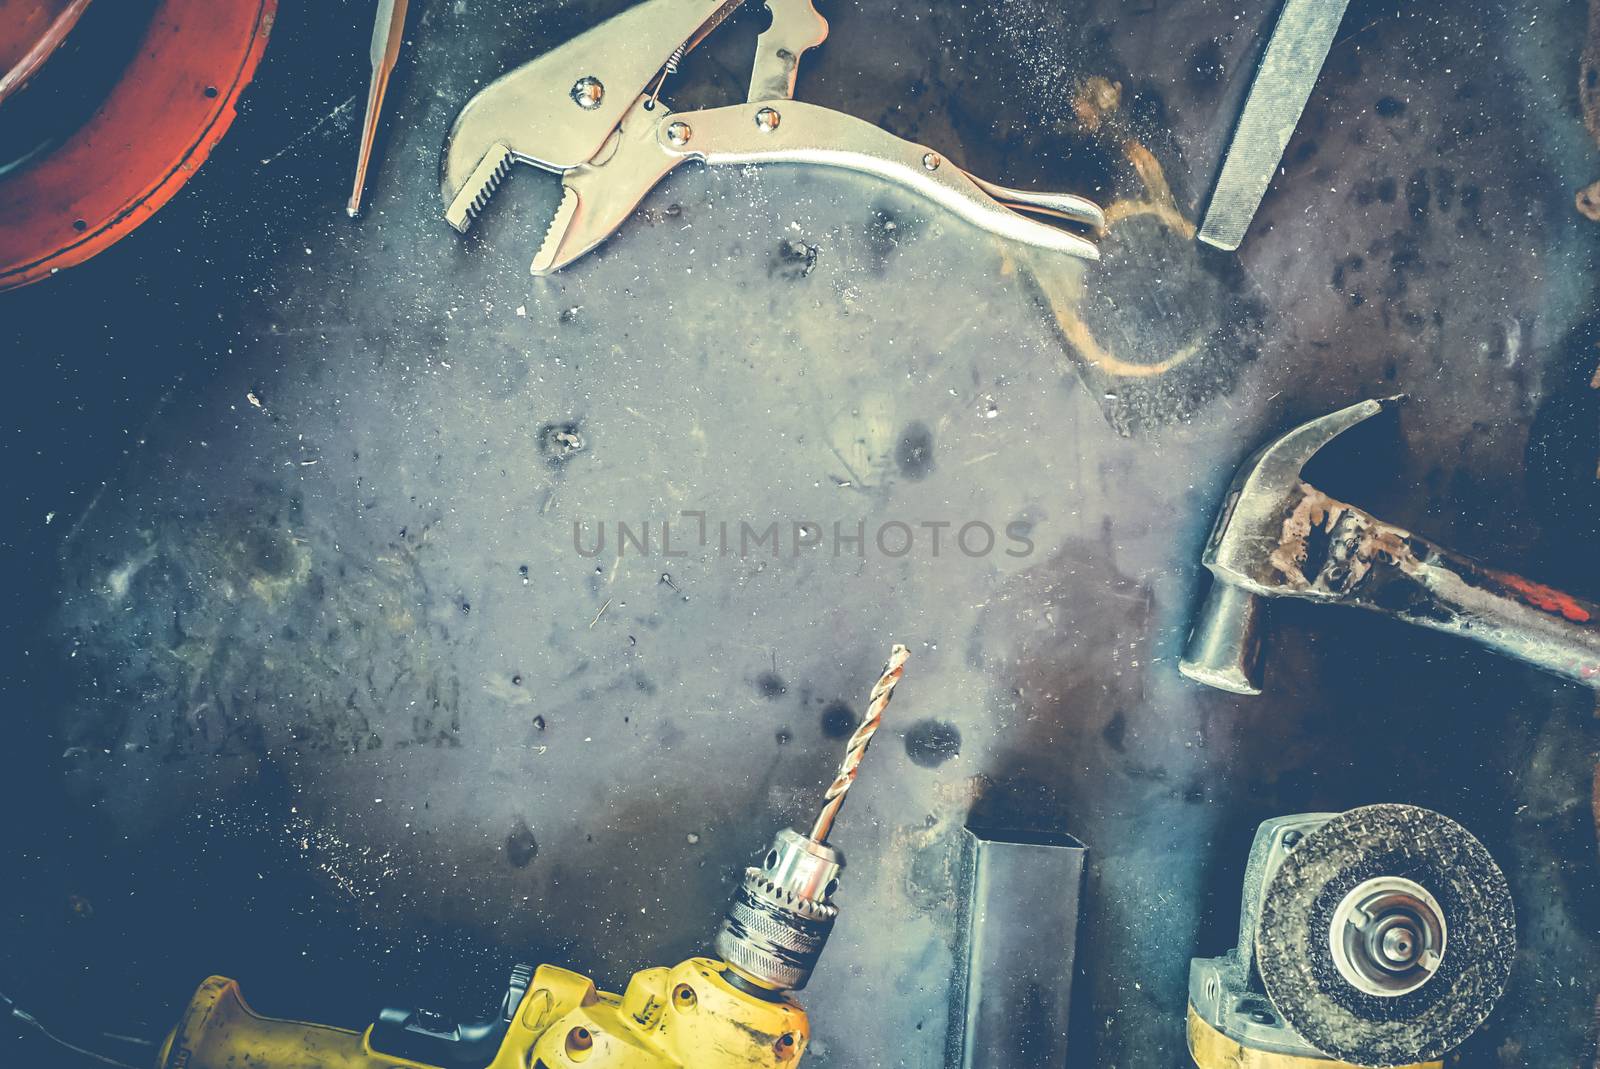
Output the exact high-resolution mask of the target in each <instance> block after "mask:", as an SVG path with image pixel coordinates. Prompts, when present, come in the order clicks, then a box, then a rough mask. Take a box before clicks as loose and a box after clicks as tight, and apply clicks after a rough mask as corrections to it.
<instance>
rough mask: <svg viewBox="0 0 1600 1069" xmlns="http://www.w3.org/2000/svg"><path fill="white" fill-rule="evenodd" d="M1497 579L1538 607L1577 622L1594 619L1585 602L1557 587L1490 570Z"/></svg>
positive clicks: (1586, 621)
mask: <svg viewBox="0 0 1600 1069" xmlns="http://www.w3.org/2000/svg"><path fill="white" fill-rule="evenodd" d="M1489 574H1490V575H1492V576H1494V578H1495V579H1496V580H1498V581H1499V582H1501V583H1503V584H1505V585H1506V586H1507V587H1509V588H1510V589H1511V590H1513V591H1515V592H1516V594H1517V596H1518V597H1520V598H1521V599H1522V600H1523V601H1525V602H1527V603H1528V604H1529V605H1532V606H1533V607H1534V608H1536V609H1542V610H1544V611H1545V612H1548V613H1554V614H1555V615H1557V616H1560V617H1562V618H1564V619H1567V620H1571V621H1572V622H1573V623H1575V624H1586V623H1588V622H1589V621H1591V620H1593V619H1594V614H1593V613H1591V612H1590V611H1589V610H1588V609H1587V608H1585V607H1584V605H1583V603H1582V602H1580V601H1579V600H1578V599H1577V598H1575V597H1573V596H1572V595H1571V594H1567V593H1564V592H1563V591H1560V590H1557V589H1556V588H1555V587H1550V586H1545V585H1544V584H1543V583H1535V582H1534V581H1533V580H1531V579H1524V578H1522V576H1520V575H1512V574H1511V573H1510V572H1495V571H1491V572H1489Z"/></svg>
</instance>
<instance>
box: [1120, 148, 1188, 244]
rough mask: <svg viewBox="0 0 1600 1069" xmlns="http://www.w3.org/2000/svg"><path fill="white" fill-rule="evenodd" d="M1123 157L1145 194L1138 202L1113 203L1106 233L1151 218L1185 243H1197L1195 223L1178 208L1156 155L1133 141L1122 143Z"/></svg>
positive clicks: (1165, 173) (1121, 199)
mask: <svg viewBox="0 0 1600 1069" xmlns="http://www.w3.org/2000/svg"><path fill="white" fill-rule="evenodd" d="M1122 153H1123V155H1124V156H1126V157H1127V158H1128V162H1129V163H1131V164H1132V165H1133V170H1134V173H1136V174H1137V175H1138V176H1139V181H1140V182H1142V183H1143V184H1144V189H1145V193H1144V196H1142V197H1139V198H1137V199H1134V198H1128V197H1122V198H1119V199H1117V200H1114V201H1112V202H1111V204H1110V205H1109V206H1108V207H1107V208H1106V229H1107V230H1110V229H1111V228H1112V227H1114V226H1116V225H1117V224H1118V223H1120V222H1123V221H1124V220H1127V219H1132V218H1134V217H1135V216H1139V215H1151V216H1154V217H1155V218H1156V219H1157V220H1158V221H1159V222H1160V223H1161V224H1162V225H1163V226H1165V227H1167V228H1168V229H1169V230H1171V231H1172V232H1173V233H1175V234H1177V235H1178V236H1179V237H1181V238H1183V239H1184V240H1185V241H1192V240H1194V235H1195V226H1194V223H1192V222H1190V221H1189V218H1188V216H1186V215H1184V214H1183V211H1182V209H1180V208H1179V207H1178V199H1177V198H1176V197H1175V196H1173V195H1172V186H1171V185H1170V184H1169V183H1168V182H1167V172H1166V171H1165V170H1163V169H1162V167H1161V161H1160V160H1158V159H1156V156H1155V153H1153V152H1151V151H1150V150H1149V149H1147V148H1145V147H1144V145H1142V144H1140V143H1139V142H1138V141H1134V140H1128V141H1124V142H1123V143H1122Z"/></svg>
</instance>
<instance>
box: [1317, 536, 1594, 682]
mask: <svg viewBox="0 0 1600 1069" xmlns="http://www.w3.org/2000/svg"><path fill="white" fill-rule="evenodd" d="M1352 514H1353V515H1352ZM1347 518H1348V519H1349V520H1351V521H1353V522H1360V521H1361V520H1363V519H1364V520H1368V521H1370V519H1371V518H1370V517H1367V516H1365V515H1364V514H1362V513H1360V511H1359V510H1356V509H1351V510H1350V512H1349V513H1347ZM1339 539H1340V535H1339V532H1338V530H1337V529H1336V530H1335V532H1334V542H1335V545H1338V544H1339ZM1391 546H1392V549H1393V552H1380V553H1378V554H1377V555H1376V557H1375V559H1373V560H1372V561H1371V562H1370V563H1369V562H1360V563H1359V564H1356V563H1355V562H1352V561H1349V560H1341V556H1342V555H1341V554H1340V553H1338V552H1337V551H1336V552H1335V553H1333V554H1331V555H1330V556H1329V558H1328V560H1327V562H1326V563H1325V564H1324V566H1323V568H1322V569H1321V571H1320V572H1319V574H1318V575H1317V577H1316V580H1315V581H1314V583H1313V586H1315V587H1322V588H1324V589H1327V590H1330V591H1339V590H1340V588H1341V587H1343V589H1344V593H1343V596H1341V597H1338V598H1337V600H1338V601H1340V602H1342V603H1343V604H1347V605H1358V606H1360V607H1361V608H1364V609H1372V610H1374V611H1376V612H1382V613H1387V614H1389V615H1392V616H1396V617H1398V618H1400V619H1401V620H1405V621H1406V622H1408V623H1413V624H1417V625H1419V626H1421V627H1427V628H1431V629H1433V630H1435V631H1444V632H1447V633H1449V634H1453V635H1461V636H1462V637H1464V638H1469V639H1472V640H1473V641H1474V642H1477V643H1480V644H1482V645H1484V646H1488V647H1489V648H1490V649H1492V650H1495V651H1496V652H1498V653H1502V654H1505V655H1506V656H1507V657H1514V658H1516V659H1517V660H1519V661H1524V662H1526V663H1528V664H1531V665H1534V666H1536V667H1538V668H1543V669H1544V670H1545V671H1547V672H1553V673H1555V674H1556V675H1559V676H1564V677H1566V678H1567V679H1571V680H1575V681H1577V682H1580V683H1583V684H1585V685H1586V686H1589V687H1593V688H1595V689H1597V690H1600V605H1596V604H1595V603H1593V602H1591V601H1586V600H1584V599H1582V598H1579V597H1575V596H1573V595H1572V594H1568V593H1566V592H1565V591H1561V590H1557V589H1555V588H1554V587H1550V586H1546V585H1545V584H1543V583H1537V582H1534V581H1533V580H1531V579H1524V578H1523V577H1522V576H1520V575H1514V574H1512V573H1511V572H1502V571H1497V570H1496V569H1493V568H1489V567H1487V566H1485V565H1483V564H1480V563H1479V562H1478V561H1475V560H1473V559H1472V558H1470V557H1466V556H1463V555H1462V554H1459V553H1454V552H1452V551H1450V550H1448V549H1445V548H1444V547H1442V546H1438V545H1435V544H1434V543H1432V542H1429V541H1428V540H1427V539H1425V538H1420V537H1418V536H1416V535H1413V534H1407V535H1406V537H1405V538H1404V540H1403V542H1401V543H1399V544H1392V543H1391ZM1352 565H1354V566H1352Z"/></svg>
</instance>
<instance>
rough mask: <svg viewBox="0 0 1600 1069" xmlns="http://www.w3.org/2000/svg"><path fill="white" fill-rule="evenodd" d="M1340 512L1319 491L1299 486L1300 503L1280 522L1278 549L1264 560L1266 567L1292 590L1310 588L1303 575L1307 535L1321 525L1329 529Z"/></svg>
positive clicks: (1333, 501)
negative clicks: (1280, 530)
mask: <svg viewBox="0 0 1600 1069" xmlns="http://www.w3.org/2000/svg"><path fill="white" fill-rule="evenodd" d="M1343 511H1344V506H1343V505H1342V504H1340V503H1339V502H1337V501H1335V500H1334V499H1333V498H1331V497H1329V496H1328V495H1327V494H1324V493H1323V492H1322V491H1321V490H1318V489H1316V488H1315V487H1312V486H1308V485H1306V484H1305V483H1301V484H1300V500H1299V501H1297V502H1295V506H1294V508H1292V509H1290V510H1289V514H1288V515H1287V516H1285V517H1284V518H1283V529H1282V533H1281V534H1280V535H1279V537H1278V548H1277V549H1275V550H1273V551H1272V553H1271V555H1270V556H1268V557H1267V563H1268V564H1270V565H1272V567H1273V569H1274V570H1275V571H1277V573H1278V574H1279V575H1281V576H1283V578H1284V581H1285V582H1287V583H1288V584H1289V586H1291V587H1292V588H1294V589H1295V590H1307V589H1309V588H1310V587H1311V582H1310V581H1309V580H1308V579H1306V576H1305V571H1304V567H1305V563H1306V557H1307V556H1308V555H1309V554H1310V549H1309V543H1310V541H1311V532H1312V531H1314V530H1316V529H1317V528H1319V527H1321V526H1323V525H1324V524H1326V525H1327V526H1328V527H1332V526H1333V525H1334V524H1335V523H1337V522H1338V518H1339V514H1340V513H1342V512H1343Z"/></svg>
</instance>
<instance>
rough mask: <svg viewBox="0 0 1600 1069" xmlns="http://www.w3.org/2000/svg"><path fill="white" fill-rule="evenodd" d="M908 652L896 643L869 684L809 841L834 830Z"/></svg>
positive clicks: (824, 839) (820, 839) (824, 837)
mask: <svg viewBox="0 0 1600 1069" xmlns="http://www.w3.org/2000/svg"><path fill="white" fill-rule="evenodd" d="M910 656H911V651H910V650H908V649H906V648H905V647H904V646H901V645H899V644H896V645H895V646H894V648H893V649H891V650H890V651H889V663H888V664H885V665H884V666H883V674H882V675H881V676H879V677H878V681H877V682H876V683H874V684H873V685H872V696H871V699H870V700H869V701H868V703H867V715H866V716H864V717H862V719H861V726H860V727H858V728H856V730H855V734H853V735H851V736H850V741H849V742H848V743H846V744H845V750H844V761H842V762H841V763H840V765H839V774H838V776H836V777H835V778H834V781H833V782H832V783H831V784H829V786H828V793H827V795H826V796H825V799H824V802H823V806H822V812H821V813H820V814H819V815H818V816H817V823H816V825H815V826H814V827H812V829H811V841H812V842H816V843H825V842H827V841H828V833H829V832H830V831H832V830H833V821H834V818H835V817H837V816H838V815H839V809H840V807H841V806H843V805H844V796H845V795H846V794H847V793H848V792H849V790H850V787H851V785H852V784H854V783H855V781H856V772H857V770H858V769H860V767H861V758H862V757H863V756H865V755H866V752H867V745H868V744H869V743H870V742H872V736H874V735H876V734H877V733H878V728H879V727H880V726H882V724H883V711H884V709H885V708H887V707H888V705H889V699H890V698H891V697H893V695H894V688H895V687H896V686H897V685H898V684H899V682H900V676H901V674H902V673H903V672H904V671H905V667H906V658H908V657H910Z"/></svg>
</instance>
